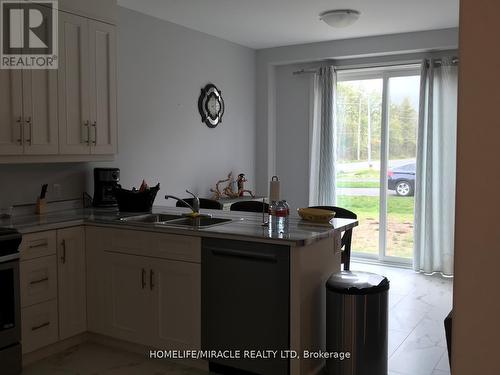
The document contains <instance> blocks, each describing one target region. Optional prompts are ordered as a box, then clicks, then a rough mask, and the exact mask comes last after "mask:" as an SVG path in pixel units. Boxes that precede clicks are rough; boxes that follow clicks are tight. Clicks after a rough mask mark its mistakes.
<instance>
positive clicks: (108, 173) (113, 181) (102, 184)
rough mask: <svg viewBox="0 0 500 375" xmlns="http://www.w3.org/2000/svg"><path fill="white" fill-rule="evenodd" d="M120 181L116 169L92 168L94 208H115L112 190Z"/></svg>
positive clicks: (118, 172)
mask: <svg viewBox="0 0 500 375" xmlns="http://www.w3.org/2000/svg"><path fill="white" fill-rule="evenodd" d="M119 181H120V169H118V168H94V201H93V205H94V207H116V206H118V204H117V203H116V198H115V195H114V192H113V190H114V188H115V187H117V186H118V182H119Z"/></svg>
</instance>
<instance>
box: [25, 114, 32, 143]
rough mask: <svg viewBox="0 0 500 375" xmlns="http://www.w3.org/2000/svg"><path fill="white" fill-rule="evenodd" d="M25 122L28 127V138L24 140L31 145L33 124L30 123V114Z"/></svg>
mask: <svg viewBox="0 0 500 375" xmlns="http://www.w3.org/2000/svg"><path fill="white" fill-rule="evenodd" d="M26 124H28V128H29V132H28V133H29V138H28V139H27V140H26V143H27V144H29V145H30V146H31V139H32V138H33V124H32V123H31V116H29V117H28V119H27V120H26Z"/></svg>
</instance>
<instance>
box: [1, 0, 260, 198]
mask: <svg viewBox="0 0 500 375" xmlns="http://www.w3.org/2000/svg"><path fill="white" fill-rule="evenodd" d="M117 54H118V60H117V61H118V123H119V128H118V132H119V134H118V138H119V139H118V148H119V153H118V155H117V157H116V160H115V161H114V162H111V163H91V164H85V163H82V164H53V165H51V164H46V165H9V166H1V165H0V181H1V185H0V193H1V194H0V204H3V202H2V201H6V204H9V205H10V204H22V203H33V202H34V201H35V199H36V196H37V194H38V192H39V189H40V184H42V183H44V182H46V183H49V185H50V186H49V196H48V198H49V199H55V198H56V197H55V196H54V194H52V193H51V187H52V184H54V183H57V184H61V196H60V198H62V199H65V198H74V197H80V196H81V192H82V191H83V190H85V189H87V190H88V191H89V192H90V193H92V191H93V188H92V183H93V182H92V180H93V179H92V175H91V172H92V168H93V167H95V166H98V167H99V166H102V167H105V166H117V167H119V168H120V169H121V172H122V184H123V186H124V187H131V186H138V185H139V184H140V183H141V180H142V179H143V178H145V179H146V180H147V181H148V182H149V183H150V184H155V183H156V182H160V183H161V191H160V193H161V194H159V195H158V198H157V200H156V204H165V200H164V199H163V198H162V197H163V196H164V195H165V194H166V193H167V192H168V193H172V194H179V195H181V196H185V193H184V190H185V189H186V188H188V189H191V190H192V191H194V192H196V193H199V194H201V195H202V196H207V195H208V194H209V187H210V186H211V185H213V184H214V183H215V181H216V180H218V179H220V178H222V177H224V176H225V175H226V174H227V173H228V172H229V171H234V172H235V173H238V172H243V173H246V174H247V178H248V179H249V180H250V181H249V185H248V186H249V187H253V185H254V182H255V149H256V145H255V139H256V136H255V133H256V125H255V107H256V104H255V91H256V86H255V76H256V53H255V51H254V50H252V49H249V48H246V47H242V46H239V45H236V44H233V43H230V42H226V41H223V40H221V39H218V38H215V37H212V36H209V35H206V34H203V33H200V32H197V31H194V30H190V29H187V28H184V27H181V26H178V25H175V24H172V23H169V22H166V21H162V20H159V19H156V18H153V17H150V16H146V15H143V14H140V13H136V12H134V11H130V10H128V9H125V8H121V7H120V8H119V12H118V48H117ZM209 82H213V83H214V84H215V85H217V87H219V88H220V89H221V90H222V93H223V97H224V100H225V103H226V113H225V115H224V118H223V122H222V124H220V125H219V126H218V127H217V128H215V129H209V128H208V127H207V126H206V125H204V124H202V122H201V121H200V116H199V114H198V109H197V101H198V96H199V93H200V89H201V87H203V86H204V85H205V84H207V83H209Z"/></svg>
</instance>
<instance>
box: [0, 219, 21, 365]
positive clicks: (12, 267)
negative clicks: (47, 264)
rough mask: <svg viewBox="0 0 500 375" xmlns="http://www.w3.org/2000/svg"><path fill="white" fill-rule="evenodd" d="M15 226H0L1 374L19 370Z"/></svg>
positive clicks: (17, 261)
mask: <svg viewBox="0 0 500 375" xmlns="http://www.w3.org/2000/svg"><path fill="white" fill-rule="evenodd" d="M20 243H21V235H20V234H19V233H18V232H17V231H15V230H14V229H9V228H0V368H1V369H2V375H3V374H5V375H14V374H19V373H20V372H21V343H20V341H21V307H20V306H21V303H20V297H19V250H18V249H19V244H20Z"/></svg>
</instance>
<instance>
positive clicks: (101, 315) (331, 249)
mask: <svg viewBox="0 0 500 375" xmlns="http://www.w3.org/2000/svg"><path fill="white" fill-rule="evenodd" d="M153 212H156V213H166V214H169V215H177V214H182V213H186V212H187V210H185V209H182V208H166V207H157V208H155V209H154V211H153ZM202 212H205V213H210V214H213V215H214V217H219V218H226V219H230V220H231V221H229V222H227V223H224V224H220V225H214V226H211V227H208V228H203V229H201V228H194V227H181V226H171V225H168V224H157V223H140V222H133V221H127V220H123V219H124V218H127V217H129V216H131V215H132V214H120V213H117V212H112V211H106V210H92V209H86V210H84V209H74V210H65V211H59V212H54V213H49V214H47V215H44V216H41V217H38V216H34V215H32V216H30V215H28V216H24V217H17V218H16V217H15V218H14V219H13V220H12V221H11V222H9V223H7V222H5V221H3V222H1V221H0V226H13V227H16V228H17V229H18V230H20V231H21V232H23V233H25V234H26V236H25V242H26V244H25V245H24V246H23V247H22V249H21V251H22V252H23V251H25V252H26V254H28V253H29V252H30V249H31V250H33V249H38V251H39V250H40V249H41V248H43V247H44V246H45V247H46V248H47V252H46V254H43V255H44V256H45V258H43V259H46V260H47V262H49V261H52V260H54V261H57V266H56V267H57V270H58V272H57V273H58V275H59V280H58V283H59V286H62V285H64V286H65V287H64V288H63V291H64V293H65V294H63V295H61V294H59V296H58V297H59V298H58V299H57V303H56V306H57V307H58V309H57V311H58V314H57V315H58V319H57V322H54V324H52V327H54V326H55V325H56V323H57V324H58V325H59V337H58V340H63V339H67V338H68V337H71V336H72V335H76V334H80V333H82V332H85V331H89V332H91V333H94V334H99V335H101V336H104V337H111V338H114V339H118V340H124V341H126V342H129V343H133V344H139V345H143V346H144V347H145V348H147V349H148V350H149V349H153V348H156V349H161V350H191V349H202V350H207V349H213V350H233V351H236V350H238V349H241V350H246V349H248V350H262V351H265V350H269V351H278V352H279V353H281V351H286V350H291V351H294V353H297V354H298V356H299V358H295V359H290V358H280V359H278V358H276V359H264V358H253V359H248V358H246V359H220V358H215V359H214V358H211V359H210V363H211V368H213V369H216V370H218V371H222V372H223V371H226V370H228V368H229V369H230V368H238V369H243V370H247V371H252V372H255V373H260V374H314V373H317V372H318V371H319V369H320V368H321V366H322V362H321V360H312V359H303V358H300V357H301V356H302V353H303V351H305V350H307V351H312V352H314V351H319V350H324V348H325V334H324V332H325V312H324V306H325V304H324V283H325V281H326V279H327V278H328V276H329V275H330V274H331V273H333V272H337V271H339V270H340V238H341V233H342V232H343V231H345V230H348V229H351V228H353V227H354V226H356V225H357V222H356V221H355V220H343V219H334V220H332V222H331V225H326V226H325V225H315V224H310V223H305V222H303V221H301V220H300V219H299V218H297V217H292V218H290V224H289V226H288V230H286V231H282V232H279V233H278V232H273V231H271V230H270V229H269V228H268V227H265V226H262V225H261V224H262V215H261V214H253V213H241V212H222V211H205V210H202ZM59 233H61V236H59ZM44 235H47V236H48V237H47V238H56V239H57V242H56V244H55V247H56V248H55V250H54V252H55V253H56V254H57V255H58V256H57V258H56V257H52V256H51V254H52V253H53V252H51V251H49V249H48V248H49V247H50V246H51V245H50V243H51V241H45V240H40V238H41V237H43V236H44ZM64 235H66V237H64ZM68 235H69V237H68ZM80 239H81V241H80ZM29 241H32V243H31V245H30V244H29ZM33 241H34V242H33ZM37 241H38V242H37ZM40 241H41V242H40ZM79 243H81V245H80V246H79V245H78V244H79ZM83 243H84V245H83ZM23 249H25V250H23ZM82 252H83V254H82ZM21 257H22V260H23V255H21ZM25 258H26V256H25ZM33 258H34V260H39V259H42V258H41V257H40V258H39V257H37V256H36V255H30V256H28V257H27V258H26V259H25V263H26V264H27V263H29V262H32V261H33ZM62 259H64V262H63V261H62ZM72 259H76V260H79V261H75V262H72ZM69 265H70V266H71V270H70V271H69V272H68V271H66V272H65V271H64V268H65V267H68V266H69ZM30 266H31V265H30ZM52 267H54V266H52ZM25 268H26V269H30V270H31V269H32V268H29V267H25ZM48 268H50V267H48ZM22 270H23V262H21V274H22V273H23V271H22ZM51 275H52V274H51ZM77 276H78V277H77ZM21 277H22V278H23V276H21ZM26 277H28V275H26ZM51 277H53V276H51ZM61 277H64V278H66V280H62V279H61ZM75 278H76V279H77V280H75ZM26 285H30V284H29V282H28V283H27V284H26ZM68 288H69V290H68ZM71 288H73V289H74V290H73V291H72V290H71ZM60 289H61V288H60ZM65 289H66V290H65ZM49 301H52V300H49ZM28 308H31V307H27V309H28ZM41 308H42V307H41ZM26 316H30V315H29V314H27V315H26ZM54 320H56V319H55V318H54ZM28 326H29V325H28ZM50 327H51V326H50V325H48V326H47V327H46V328H49V329H50ZM61 328H63V329H61ZM41 331H43V329H42V330H41ZM56 332H57V331H56ZM40 333H42V332H40ZM54 334H55V333H54ZM62 334H64V336H62ZM23 341H24V340H23ZM42 341H43V340H42ZM53 341H54V340H52V342H51V343H53ZM28 342H29V339H28ZM40 349H41V346H40V344H39V345H33V346H31V347H30V350H32V351H35V350H40ZM26 354H28V353H26ZM202 364H204V366H206V362H205V361H202ZM227 366H229V367H227Z"/></svg>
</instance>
